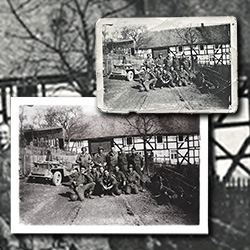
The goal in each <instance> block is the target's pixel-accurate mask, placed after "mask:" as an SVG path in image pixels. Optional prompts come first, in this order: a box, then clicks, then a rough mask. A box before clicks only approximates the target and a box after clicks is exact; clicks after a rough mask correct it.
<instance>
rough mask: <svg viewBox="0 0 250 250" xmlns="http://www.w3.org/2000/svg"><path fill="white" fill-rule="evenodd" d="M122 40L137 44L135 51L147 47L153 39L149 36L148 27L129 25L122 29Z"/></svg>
mask: <svg viewBox="0 0 250 250" xmlns="http://www.w3.org/2000/svg"><path fill="white" fill-rule="evenodd" d="M120 35H121V38H122V39H124V40H125V39H131V40H133V41H134V43H135V49H136V50H137V52H138V50H139V49H140V48H141V47H142V46H146V45H147V44H148V42H149V41H150V40H151V38H150V37H149V36H148V35H147V26H146V25H128V26H125V27H123V28H122V29H121V32H120Z"/></svg>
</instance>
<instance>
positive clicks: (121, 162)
mask: <svg viewBox="0 0 250 250" xmlns="http://www.w3.org/2000/svg"><path fill="white" fill-rule="evenodd" d="M118 166H119V168H120V170H121V171H122V172H123V173H124V174H125V173H127V172H128V156H127V154H126V153H125V152H124V148H121V150H120V152H119V154H118Z"/></svg>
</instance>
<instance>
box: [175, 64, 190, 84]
mask: <svg viewBox="0 0 250 250" xmlns="http://www.w3.org/2000/svg"><path fill="white" fill-rule="evenodd" d="M178 74H179V77H180V78H179V82H178V85H179V86H180V87H181V86H187V85H188V84H190V80H189V74H188V72H187V71H186V70H185V69H184V67H183V65H180V69H179V72H178Z"/></svg>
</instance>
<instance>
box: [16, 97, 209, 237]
mask: <svg viewBox="0 0 250 250" xmlns="http://www.w3.org/2000/svg"><path fill="white" fill-rule="evenodd" d="M45 100H46V101H45ZM11 101H12V106H11V107H12V110H11V112H12V114H13V115H12V120H11V123H12V127H11V129H12V130H11V132H12V141H11V143H12V145H13V146H12V149H11V150H12V151H11V157H12V158H11V164H12V166H16V168H12V179H11V182H12V183H11V185H12V194H11V195H12V196H11V197H12V203H11V205H12V208H13V209H12V214H11V216H12V217H11V222H12V227H11V230H12V233H23V232H26V233H34V232H35V233H53V232H55V231H54V230H55V228H57V227H58V226H60V232H61V233H104V234H106V233H129V234H131V233H170V234H172V233H178V234H179V233H181V234H185V233H194V234H196V233H198V234H204V233H208V226H207V224H208V217H207V216H208V201H207V199H208V193H207V191H208V190H207V188H208V187H207V184H208V164H207V155H208V145H207V143H208V126H207V118H206V116H204V117H202V118H201V117H200V116H198V115H193V116H190V115H184V114H179V115H173V114H169V115H163V114H162V115H155V114H140V115H138V114H128V115H124V116H121V115H114V114H112V115H110V114H105V113H101V112H99V111H98V109H97V107H96V99H95V98H72V97H71V98H52V97H51V98H46V99H45V98H12V99H11ZM67 103H70V105H69V104H67Z"/></svg>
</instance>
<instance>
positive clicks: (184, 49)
mask: <svg viewBox="0 0 250 250" xmlns="http://www.w3.org/2000/svg"><path fill="white" fill-rule="evenodd" d="M236 26H237V23H236V19H235V18H234V17H195V18H130V19H120V18H119V19H115V18H113V19H112V18H111V19H101V20H99V21H98V22H97V28H96V36H97V46H96V57H97V97H98V107H99V108H100V109H101V110H102V111H104V112H110V113H129V112H138V113H149V112H150V113H154V112H156V113H232V112H235V111H236V110H237V32H236Z"/></svg>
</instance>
